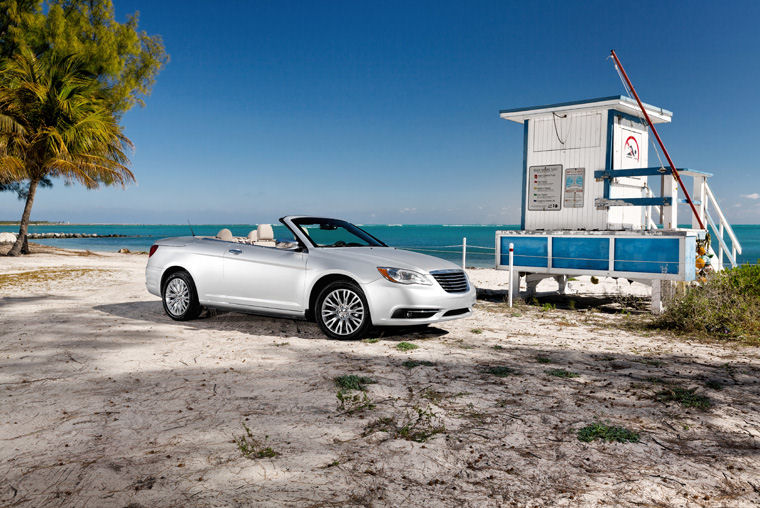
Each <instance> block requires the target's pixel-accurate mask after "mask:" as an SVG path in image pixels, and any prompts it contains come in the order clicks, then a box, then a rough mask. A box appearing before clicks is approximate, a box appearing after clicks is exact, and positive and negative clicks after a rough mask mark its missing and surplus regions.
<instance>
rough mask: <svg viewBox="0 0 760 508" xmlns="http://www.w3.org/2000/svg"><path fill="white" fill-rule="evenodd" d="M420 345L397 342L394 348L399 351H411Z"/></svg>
mask: <svg viewBox="0 0 760 508" xmlns="http://www.w3.org/2000/svg"><path fill="white" fill-rule="evenodd" d="M419 348H420V346H418V345H417V344H412V343H411V342H399V343H398V344H396V349H398V350H399V351H412V350H414V349H419Z"/></svg>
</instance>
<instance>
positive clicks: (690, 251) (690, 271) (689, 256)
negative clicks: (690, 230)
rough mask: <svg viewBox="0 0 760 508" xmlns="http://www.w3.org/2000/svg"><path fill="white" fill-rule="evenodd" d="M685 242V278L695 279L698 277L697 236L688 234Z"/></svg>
mask: <svg viewBox="0 0 760 508" xmlns="http://www.w3.org/2000/svg"><path fill="white" fill-rule="evenodd" d="M684 242H685V247H686V248H685V249H684V250H685V252H684V260H683V262H684V263H685V265H684V268H685V272H686V273H685V274H684V280H694V279H696V278H697V266H696V263H697V237H695V236H687V237H686V239H685V240H684Z"/></svg>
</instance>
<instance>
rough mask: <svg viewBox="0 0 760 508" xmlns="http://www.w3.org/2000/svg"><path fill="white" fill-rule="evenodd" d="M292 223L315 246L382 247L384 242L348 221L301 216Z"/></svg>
mask: <svg viewBox="0 0 760 508" xmlns="http://www.w3.org/2000/svg"><path fill="white" fill-rule="evenodd" d="M293 224H295V225H296V226H298V229H300V230H301V232H302V233H303V234H304V235H306V236H307V237H308V238H309V240H310V241H311V243H312V244H313V245H314V246H315V247H384V246H385V244H384V243H383V242H381V241H380V240H378V239H377V238H375V237H374V236H372V235H370V234H369V233H367V232H366V231H364V230H362V229H360V228H358V227H356V226H354V225H353V224H351V223H350V222H346V221H342V220H335V219H321V218H315V217H301V218H298V219H294V220H293Z"/></svg>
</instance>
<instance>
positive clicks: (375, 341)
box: [362, 337, 380, 344]
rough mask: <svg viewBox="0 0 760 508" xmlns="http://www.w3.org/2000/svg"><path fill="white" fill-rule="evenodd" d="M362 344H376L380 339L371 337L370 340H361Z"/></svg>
mask: <svg viewBox="0 0 760 508" xmlns="http://www.w3.org/2000/svg"><path fill="white" fill-rule="evenodd" d="M362 342H364V343H365V344H375V343H377V342H380V339H378V338H374V337H373V338H371V339H362Z"/></svg>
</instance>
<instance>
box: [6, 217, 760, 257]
mask: <svg viewBox="0 0 760 508" xmlns="http://www.w3.org/2000/svg"><path fill="white" fill-rule="evenodd" d="M357 225H358V226H359V227H361V228H363V229H365V230H366V231H368V232H369V233H370V234H372V235H374V236H375V237H377V238H379V239H380V240H382V241H383V242H385V243H387V244H388V245H390V246H393V247H398V248H403V249H407V250H412V251H415V252H421V253H424V254H429V255H432V256H437V257H440V258H443V259H446V260H448V261H452V262H455V263H457V264H461V262H462V243H463V239H464V238H467V265H468V266H473V267H479V268H488V267H494V266H495V264H496V263H495V261H496V260H495V243H496V242H495V233H496V231H499V230H518V229H520V226H519V225H518V224H383V223H375V224H370V223H361V224H360V223H357ZM256 226H257V224H253V223H251V224H245V223H240V224H233V223H219V224H190V225H188V224H130V223H96V222H91V223H51V222H45V223H36V224H31V225H30V226H29V232H30V233H66V234H83V235H84V234H86V235H97V236H96V237H93V236H87V237H85V238H35V239H33V240H32V241H33V242H36V243H39V244H42V245H49V246H53V247H60V248H65V249H78V250H89V251H93V252H117V251H119V250H121V249H128V250H129V251H131V252H144V251H147V250H149V249H150V246H151V245H152V244H153V243H154V242H155V241H157V240H159V239H161V238H168V237H176V236H190V235H192V234H195V235H199V236H214V235H216V234H217V232H218V231H219V230H220V229H222V228H227V229H229V230H230V231H231V232H232V234H233V235H234V236H240V237H245V236H248V233H249V232H250V231H251V230H253V229H255V228H256ZM272 226H273V228H274V232H275V237H276V238H278V239H283V240H287V239H288V238H289V232H288V231H287V229H286V228H285V226H283V225H282V224H279V223H276V222H275V223H272ZM682 227H686V228H688V225H683V226H682ZM733 228H734V231H735V233H736V235H737V238H738V240H739V242H741V245H742V253H741V254H739V255H738V256H737V260H738V262H739V264H757V263H758V261H759V260H760V225H758V224H735V225H733ZM0 232H10V233H17V232H18V229H17V226H14V225H10V224H0ZM109 235H118V236H109ZM726 239H727V241H729V240H728V237H727V236H726Z"/></svg>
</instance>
